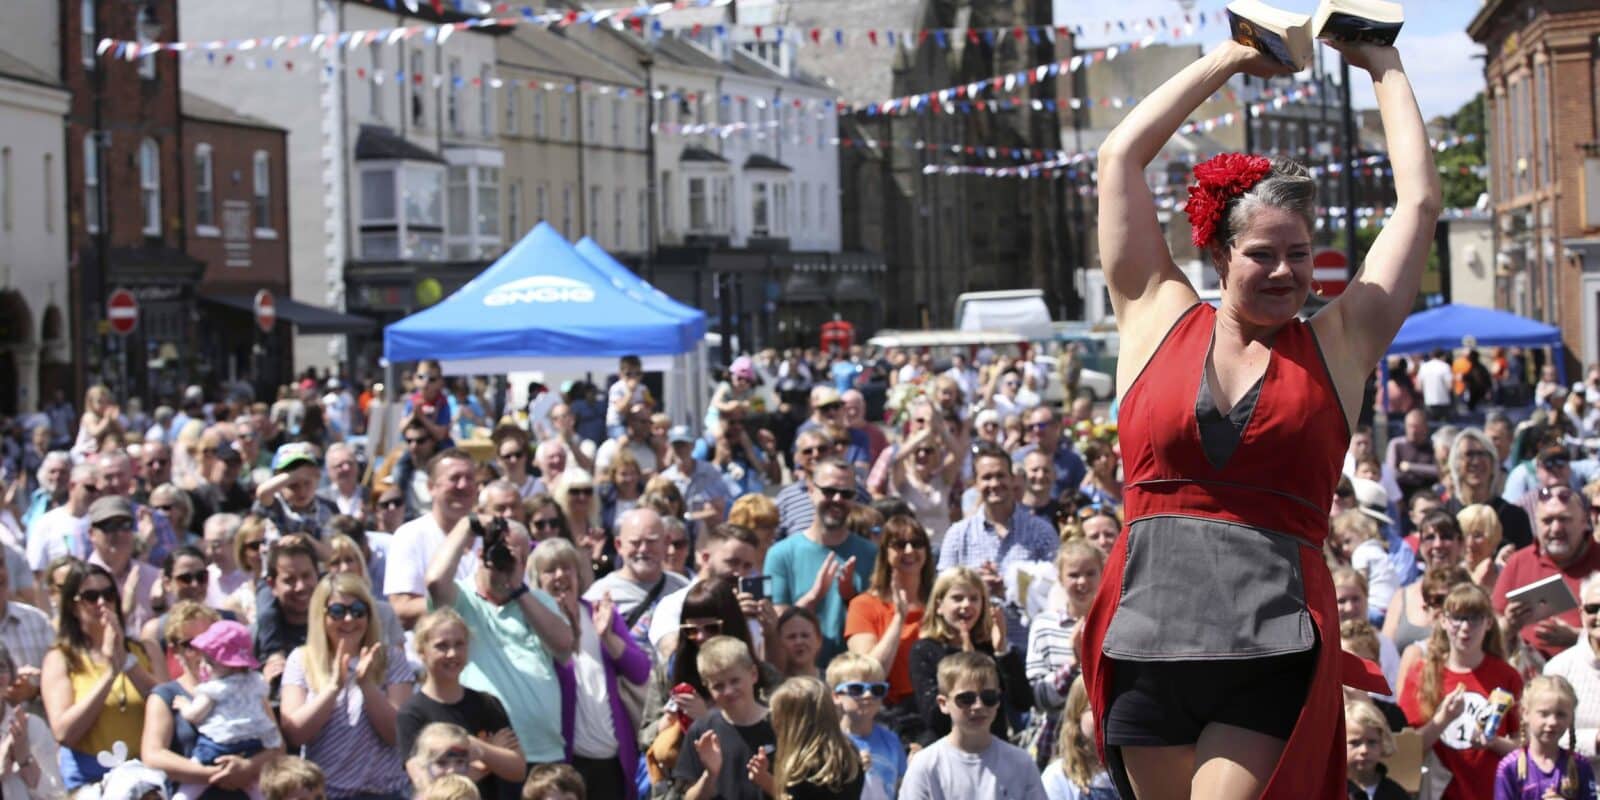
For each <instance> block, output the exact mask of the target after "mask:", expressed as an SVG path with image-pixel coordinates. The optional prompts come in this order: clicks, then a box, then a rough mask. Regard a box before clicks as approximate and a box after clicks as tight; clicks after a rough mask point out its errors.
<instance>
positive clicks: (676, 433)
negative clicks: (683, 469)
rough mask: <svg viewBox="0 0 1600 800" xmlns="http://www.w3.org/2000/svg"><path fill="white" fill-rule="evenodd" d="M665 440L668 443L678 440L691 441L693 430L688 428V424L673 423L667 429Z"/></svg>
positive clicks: (692, 439)
mask: <svg viewBox="0 0 1600 800" xmlns="http://www.w3.org/2000/svg"><path fill="white" fill-rule="evenodd" d="M667 442H668V443H669V444H677V443H679V442H688V443H693V442H694V432H693V431H691V430H689V426H688V425H674V426H672V429H671V430H669V431H667Z"/></svg>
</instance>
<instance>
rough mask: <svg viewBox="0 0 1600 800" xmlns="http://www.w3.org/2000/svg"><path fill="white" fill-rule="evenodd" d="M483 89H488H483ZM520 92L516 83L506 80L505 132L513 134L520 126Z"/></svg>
mask: <svg viewBox="0 0 1600 800" xmlns="http://www.w3.org/2000/svg"><path fill="white" fill-rule="evenodd" d="M484 91H488V90H487V89H485V90H484ZM521 117H522V93H521V92H519V91H517V87H516V84H514V83H511V82H510V81H507V82H506V133H507V134H509V135H514V134H516V133H517V132H518V130H519V129H521V127H522V119H521Z"/></svg>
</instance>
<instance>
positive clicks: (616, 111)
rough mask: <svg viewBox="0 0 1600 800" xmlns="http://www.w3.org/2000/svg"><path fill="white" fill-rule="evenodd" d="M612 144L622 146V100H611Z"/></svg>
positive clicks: (616, 98) (615, 98) (618, 98)
mask: <svg viewBox="0 0 1600 800" xmlns="http://www.w3.org/2000/svg"><path fill="white" fill-rule="evenodd" d="M611 143H612V144H614V145H616V146H618V147H621V146H622V98H621V97H613V98H611Z"/></svg>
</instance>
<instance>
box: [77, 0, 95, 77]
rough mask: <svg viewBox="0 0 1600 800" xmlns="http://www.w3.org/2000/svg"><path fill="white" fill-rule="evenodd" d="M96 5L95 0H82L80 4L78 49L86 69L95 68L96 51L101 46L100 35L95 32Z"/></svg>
mask: <svg viewBox="0 0 1600 800" xmlns="http://www.w3.org/2000/svg"><path fill="white" fill-rule="evenodd" d="M94 6H95V0H82V2H80V3H79V4H78V34H79V35H78V50H79V51H80V52H79V56H81V57H82V59H83V67H84V69H89V70H92V69H94V68H95V64H94V62H95V58H96V57H97V54H96V52H95V51H96V50H98V49H99V48H100V41H99V38H100V37H99V36H98V35H97V34H96V33H95V24H96V21H95V18H94V11H95V8H94Z"/></svg>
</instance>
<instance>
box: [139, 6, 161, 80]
mask: <svg viewBox="0 0 1600 800" xmlns="http://www.w3.org/2000/svg"><path fill="white" fill-rule="evenodd" d="M155 29H156V12H155V10H154V9H152V8H151V7H150V6H145V7H143V8H141V9H139V16H138V18H137V21H136V22H135V23H134V32H135V35H136V36H138V37H139V44H140V45H141V46H142V45H147V44H151V43H152V40H151V39H150V35H149V32H150V31H152V30H155ZM139 77H141V78H144V79H145V80H147V81H153V80H155V79H156V54H155V53H151V54H149V55H144V56H139Z"/></svg>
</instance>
